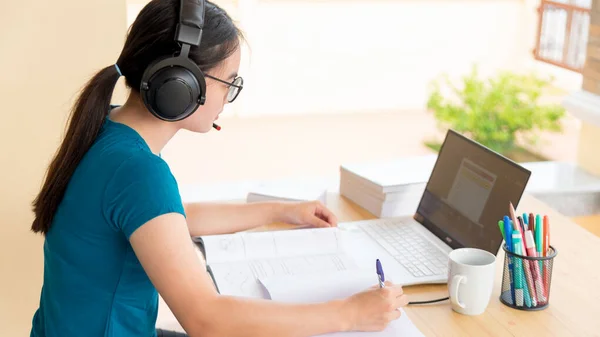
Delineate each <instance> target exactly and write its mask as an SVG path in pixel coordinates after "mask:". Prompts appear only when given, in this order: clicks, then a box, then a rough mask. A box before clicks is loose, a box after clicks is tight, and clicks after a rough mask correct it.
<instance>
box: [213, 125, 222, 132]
mask: <svg viewBox="0 0 600 337" xmlns="http://www.w3.org/2000/svg"><path fill="white" fill-rule="evenodd" d="M213 128H215V129H217V131H219V130H221V127H220V126H218V125H217V124H215V123H213Z"/></svg>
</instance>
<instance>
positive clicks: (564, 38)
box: [534, 0, 592, 73]
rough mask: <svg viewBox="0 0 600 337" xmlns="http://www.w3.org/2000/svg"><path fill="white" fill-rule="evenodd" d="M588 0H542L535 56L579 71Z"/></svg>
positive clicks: (585, 43)
mask: <svg viewBox="0 0 600 337" xmlns="http://www.w3.org/2000/svg"><path fill="white" fill-rule="evenodd" d="M591 3H592V0H557V1H547V0H542V2H541V5H540V7H539V21H538V32H537V43H536V47H535V49H534V55H535V58H536V59H537V60H539V61H542V62H546V63H550V64H553V65H556V66H559V67H562V68H566V69H569V70H572V71H575V72H579V73H581V71H582V69H583V65H584V63H585V57H586V49H587V41H588V31H589V27H590V8H591Z"/></svg>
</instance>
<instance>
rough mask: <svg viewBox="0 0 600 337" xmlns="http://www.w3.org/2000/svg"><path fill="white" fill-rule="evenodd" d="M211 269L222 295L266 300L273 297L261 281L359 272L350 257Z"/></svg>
mask: <svg viewBox="0 0 600 337" xmlns="http://www.w3.org/2000/svg"><path fill="white" fill-rule="evenodd" d="M210 267H211V270H212V273H213V277H214V278H215V282H216V284H217V287H218V288H219V292H220V293H221V294H224V295H231V296H242V297H253V298H265V299H268V298H269V296H268V293H266V292H265V289H264V287H263V285H262V284H261V283H260V282H259V279H261V278H266V279H268V278H271V277H279V276H287V277H292V278H295V277H302V276H307V277H310V276H309V275H312V274H322V273H327V272H331V271H335V272H339V271H347V270H354V269H356V268H357V266H356V264H355V263H354V261H353V260H352V259H351V258H350V257H348V256H347V255H344V254H341V253H338V254H323V255H304V256H294V257H284V258H271V259H257V260H249V261H236V262H226V263H216V264H212V265H211V266H210Z"/></svg>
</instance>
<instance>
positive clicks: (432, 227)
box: [413, 129, 531, 252]
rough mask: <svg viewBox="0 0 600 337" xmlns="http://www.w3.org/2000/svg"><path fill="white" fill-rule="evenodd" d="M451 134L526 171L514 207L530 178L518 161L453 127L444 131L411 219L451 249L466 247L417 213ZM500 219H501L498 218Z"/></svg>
mask: <svg viewBox="0 0 600 337" xmlns="http://www.w3.org/2000/svg"><path fill="white" fill-rule="evenodd" d="M451 136H456V137H459V138H461V139H462V140H465V141H467V142H469V143H471V144H473V145H475V146H477V147H479V148H480V149H481V150H483V151H486V152H488V153H490V154H492V155H495V156H497V157H498V158H500V159H502V160H504V161H505V162H507V163H508V164H510V165H512V166H514V167H516V168H517V169H519V170H521V171H523V172H524V173H527V179H526V180H525V184H524V185H523V191H521V193H520V195H519V197H518V199H517V200H516V201H515V202H513V205H514V207H515V208H516V207H517V206H518V205H519V203H520V202H521V199H522V198H523V194H525V190H526V188H527V184H528V183H529V180H530V178H531V171H530V170H528V169H526V168H525V167H523V166H522V165H519V164H518V163H516V162H515V161H513V160H511V159H509V158H507V157H506V156H504V155H502V154H500V153H498V152H496V151H493V150H491V149H490V148H488V147H486V146H483V145H482V144H480V143H479V142H477V141H474V140H472V139H470V138H468V137H466V136H464V135H462V134H460V133H458V132H457V131H455V130H453V129H448V132H446V136H445V137H444V142H443V143H442V145H441V147H440V150H439V152H438V156H437V158H436V161H435V164H434V165H433V169H432V170H431V174H430V176H429V179H427V183H426V185H425V190H424V191H423V194H422V195H421V199H420V200H419V205H418V206H417V209H416V211H415V214H414V215H413V219H414V220H415V221H417V222H418V223H420V224H421V225H422V226H424V227H425V228H426V229H427V230H428V231H430V232H431V233H432V234H433V235H435V236H436V237H437V238H439V239H440V240H442V241H443V242H444V243H446V244H447V245H448V246H450V247H451V248H452V249H459V248H465V247H467V246H466V245H465V244H464V243H462V242H459V241H458V240H457V239H456V238H455V237H454V236H452V235H451V234H450V233H447V232H446V231H444V230H442V229H441V228H440V227H438V226H436V225H435V224H434V223H433V222H431V221H430V220H429V219H427V217H425V216H424V215H422V214H420V213H419V209H420V207H421V203H422V202H423V199H424V198H425V193H428V192H427V190H428V188H429V187H430V184H431V177H432V176H433V174H434V172H435V169H436V168H437V166H438V164H439V159H440V156H441V154H442V152H443V151H444V146H445V145H446V142H447V141H448V139H449V138H450V137H451ZM506 208H507V213H508V205H506ZM498 220H501V219H498ZM448 228H452V227H448ZM499 242H500V244H498V247H495V252H497V251H499V249H500V246H501V245H502V241H499Z"/></svg>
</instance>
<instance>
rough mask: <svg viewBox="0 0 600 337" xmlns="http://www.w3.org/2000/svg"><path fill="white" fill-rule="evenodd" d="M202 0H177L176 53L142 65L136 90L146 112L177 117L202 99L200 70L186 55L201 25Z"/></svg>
mask: <svg viewBox="0 0 600 337" xmlns="http://www.w3.org/2000/svg"><path fill="white" fill-rule="evenodd" d="M204 6H205V2H204V0H181V4H180V9H179V23H178V25H177V30H176V32H175V40H176V41H177V42H179V43H180V44H181V51H180V52H179V54H178V55H177V54H176V55H174V56H171V57H167V58H163V59H159V60H157V61H155V62H153V63H152V64H150V65H149V66H148V68H146V70H145V71H144V75H143V76H142V81H141V84H140V93H141V95H142V98H143V101H144V104H145V105H146V108H148V110H150V112H151V113H152V114H153V115H154V116H156V117H158V118H160V119H162V120H165V121H170V122H174V121H179V120H182V119H184V118H186V117H188V116H189V115H191V114H192V113H193V112H194V111H196V109H197V108H198V107H199V106H200V105H203V104H204V102H205V100H206V81H205V79H204V74H203V73H202V71H201V70H200V68H199V67H198V65H197V64H196V63H194V61H192V60H191V59H190V58H189V57H188V55H189V53H190V48H191V46H192V45H193V46H199V45H200V39H201V38H202V29H203V27H204Z"/></svg>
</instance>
